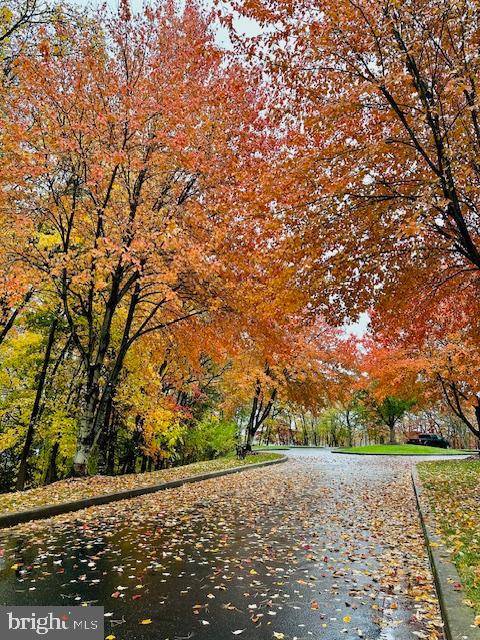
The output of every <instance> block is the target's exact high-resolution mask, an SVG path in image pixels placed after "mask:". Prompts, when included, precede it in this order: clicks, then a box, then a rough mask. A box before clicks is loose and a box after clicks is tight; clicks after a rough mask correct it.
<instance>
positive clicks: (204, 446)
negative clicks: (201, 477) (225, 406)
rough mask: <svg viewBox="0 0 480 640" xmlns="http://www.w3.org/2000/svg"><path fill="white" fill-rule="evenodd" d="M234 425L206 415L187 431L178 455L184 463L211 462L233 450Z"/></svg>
mask: <svg viewBox="0 0 480 640" xmlns="http://www.w3.org/2000/svg"><path fill="white" fill-rule="evenodd" d="M235 431H236V425H235V423H234V422H232V421H229V420H221V419H220V418H219V417H218V416H215V415H212V414H208V415H206V416H204V417H203V418H202V420H200V421H199V422H197V423H195V424H194V425H192V426H191V427H189V429H188V430H187V433H186V435H185V437H184V440H183V444H182V445H181V447H180V455H181V457H182V459H183V461H184V462H186V461H189V462H195V461H197V460H212V459H213V458H218V457H220V456H223V455H226V454H227V453H229V452H231V451H232V450H233V449H234V448H235Z"/></svg>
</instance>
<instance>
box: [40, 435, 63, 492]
mask: <svg viewBox="0 0 480 640" xmlns="http://www.w3.org/2000/svg"><path fill="white" fill-rule="evenodd" d="M59 448H60V443H59V441H58V440H56V441H55V442H54V444H53V447H52V450H51V452H50V458H49V461H48V467H47V471H46V473H45V479H44V481H43V484H44V485H47V484H51V483H52V482H56V481H57V480H58V473H57V455H58V450H59Z"/></svg>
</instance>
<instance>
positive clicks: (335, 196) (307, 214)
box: [226, 0, 480, 324]
mask: <svg viewBox="0 0 480 640" xmlns="http://www.w3.org/2000/svg"><path fill="white" fill-rule="evenodd" d="M235 7H236V8H237V9H238V10H239V11H240V12H242V13H243V14H244V15H247V16H248V17H250V18H253V19H254V20H257V21H258V22H259V24H260V25H261V26H262V27H263V36H260V37H257V38H256V39H254V40H252V41H248V39H245V38H243V39H242V38H240V37H237V38H236V43H237V44H238V46H239V48H240V50H241V51H242V53H246V54H247V55H248V56H250V58H252V59H253V58H255V57H259V58H261V59H264V60H265V63H266V64H267V65H268V66H269V69H270V72H271V74H272V78H274V81H275V84H276V87H277V91H278V93H277V102H278V106H279V108H278V111H277V113H278V118H279V120H280V121H285V120H286V119H288V121H289V122H290V124H291V123H292V122H294V123H295V122H296V123H298V125H299V126H298V128H297V132H298V136H297V138H293V140H294V146H293V148H294V151H293V152H292V158H291V162H290V173H292V172H295V171H296V173H295V175H296V178H297V194H298V196H299V198H298V207H297V208H295V209H294V214H293V215H292V225H293V226H294V228H295V230H296V231H297V236H296V242H298V239H299V237H300V238H301V239H302V243H303V246H304V247H306V246H309V247H310V251H311V262H310V265H309V269H308V268H307V269H306V271H308V273H309V274H310V277H311V279H312V282H315V281H317V277H319V280H318V281H317V283H318V290H321V287H320V283H321V281H322V279H323V277H324V275H325V274H328V283H329V286H326V287H324V288H323V290H322V292H323V293H324V294H326V297H325V307H326V308H327V312H330V313H333V314H334V315H335V316H336V317H337V318H339V317H343V316H344V315H347V316H349V317H351V318H355V317H356V315H357V314H358V313H359V312H360V311H364V310H366V309H368V308H369V306H370V305H371V304H372V302H374V303H375V304H379V303H380V302H381V303H382V304H384V305H385V306H387V307H389V308H390V309H392V310H393V309H396V311H397V312H398V310H399V307H401V306H402V304H403V302H404V300H405V299H406V296H409V295H411V291H412V287H415V289H416V291H417V292H421V294H422V296H423V299H424V303H425V304H426V305H428V304H429V300H430V295H431V294H432V293H434V292H437V290H438V289H439V288H440V289H441V288H442V287H443V285H444V284H445V283H450V282H453V283H454V284H455V286H456V288H457V290H461V291H462V295H464V294H465V295H467V296H468V297H469V298H471V299H473V300H474V301H475V302H474V306H473V307H472V309H473V313H472V323H475V324H478V313H477V312H476V310H477V307H478V270H479V268H480V237H479V232H478V229H479V226H480V225H479V221H480V220H479V215H480V211H479V202H480V201H479V195H480V192H479V188H478V166H479V163H478V154H479V145H480V128H479V119H478V108H479V107H478V95H477V92H478V73H477V72H478V68H479V64H480V55H479V50H478V38H479V34H480V23H479V16H478V11H477V10H476V7H475V6H474V5H472V3H470V2H467V1H466V0H463V1H460V2H451V1H449V0H413V1H412V2H408V3H395V2H390V0H374V1H373V2H372V1H368V2H367V1H366V0H360V1H353V0H340V1H339V2H337V1H335V2H325V3H322V6H321V7H319V6H318V4H316V3H315V2H310V1H307V2H285V1H284V0H253V1H249V2H245V3H243V2H241V1H240V2H237V3H235ZM226 20H227V19H226ZM232 24H233V26H234V23H232ZM233 31H234V29H233V28H232V32H233ZM285 43H288V46H286V45H285ZM298 211H303V213H302V214H301V215H299V214H298ZM308 279H309V278H308V277H307V275H306V280H308ZM324 284H325V283H324ZM332 301H333V302H334V304H331V302H332Z"/></svg>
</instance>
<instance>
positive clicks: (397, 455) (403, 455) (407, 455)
mask: <svg viewBox="0 0 480 640" xmlns="http://www.w3.org/2000/svg"><path fill="white" fill-rule="evenodd" d="M440 451H441V449H440ZM331 453H340V454H341V455H344V456H388V457H389V458H418V457H420V458H422V457H423V458H427V457H428V456H431V457H432V458H446V459H448V458H455V457H458V458H460V456H465V457H466V456H471V455H472V454H471V453H470V452H468V453H367V452H358V451H354V452H352V451H333V450H332V451H331Z"/></svg>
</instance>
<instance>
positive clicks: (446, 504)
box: [417, 460, 480, 614]
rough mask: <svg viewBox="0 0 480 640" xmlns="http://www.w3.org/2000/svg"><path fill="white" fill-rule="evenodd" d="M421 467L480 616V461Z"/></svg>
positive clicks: (439, 521) (447, 541)
mask: <svg viewBox="0 0 480 640" xmlns="http://www.w3.org/2000/svg"><path fill="white" fill-rule="evenodd" d="M417 468H418V473H419V476H420V479H421V481H422V484H423V488H424V493H425V494H426V495H427V496H428V498H429V500H430V505H431V507H432V510H433V514H434V517H435V522H436V525H437V527H436V528H437V532H438V534H439V535H440V537H441V538H442V540H443V541H444V543H445V546H446V548H447V549H448V550H449V551H450V552H451V554H452V558H453V561H454V562H455V564H456V566H457V570H458V573H459V575H460V579H461V581H462V584H463V586H464V588H465V596H466V598H465V600H466V602H467V604H469V605H470V606H472V607H473V608H474V609H475V611H476V613H477V614H480V509H479V502H478V499H479V495H480V460H449V461H448V462H447V461H445V460H441V461H435V462H421V463H420V464H419V465H418V466H417Z"/></svg>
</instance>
